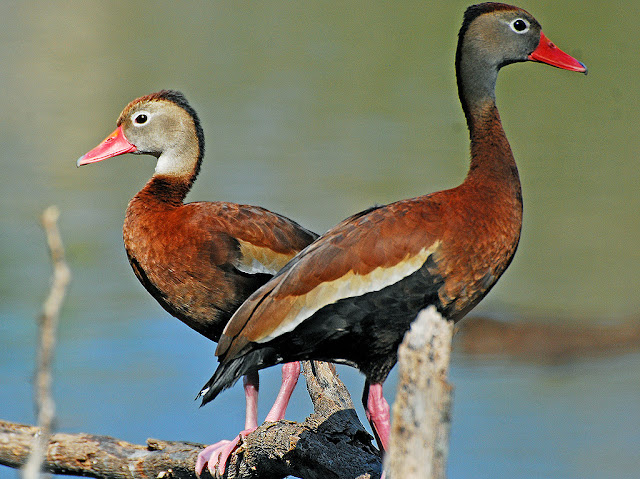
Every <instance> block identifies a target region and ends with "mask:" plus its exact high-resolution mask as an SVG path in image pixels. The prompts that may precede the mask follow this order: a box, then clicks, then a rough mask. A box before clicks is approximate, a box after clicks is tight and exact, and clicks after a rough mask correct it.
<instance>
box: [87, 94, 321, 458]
mask: <svg viewBox="0 0 640 479" xmlns="http://www.w3.org/2000/svg"><path fill="white" fill-rule="evenodd" d="M124 153H136V154H149V155H152V156H155V157H156V158H157V164H156V168H155V174H154V175H153V176H152V177H151V179H150V180H149V182H148V183H147V184H146V185H145V187H144V188H142V190H140V192H138V194H137V195H136V196H135V197H134V198H133V199H132V200H131V201H130V202H129V206H128V208H127V213H126V217H125V222H124V227H123V233H124V245H125V248H126V251H127V256H128V257H129V262H130V263H131V267H132V268H133V271H134V272H135V274H136V276H137V277H138V279H139V280H140V282H141V283H142V284H143V285H144V287H145V288H146V289H147V291H149V293H151V295H152V296H153V297H154V298H155V299H156V300H157V301H158V302H159V303H160V304H161V305H162V307H163V308H164V309H166V310H167V311H168V312H169V313H171V314H172V315H173V316H175V317H177V318H178V319H180V320H181V321H183V322H184V323H186V324H187V325H188V326H190V327H191V328H193V329H195V330H196V331H198V332H199V333H201V334H202V335H204V336H206V337H207V338H209V339H211V340H213V341H217V340H218V339H219V338H220V334H221V332H222V329H223V328H224V326H225V324H226V323H227V321H228V320H229V318H230V317H231V315H232V314H233V312H234V311H235V310H236V309H237V308H238V306H240V304H242V302H243V301H244V300H245V299H246V298H247V297H248V296H249V294H251V293H252V292H254V291H255V290H256V289H257V288H258V287H259V286H261V285H263V284H264V283H265V282H266V281H267V280H268V279H270V278H271V277H272V276H273V275H274V274H275V273H276V272H277V271H278V270H279V269H280V268H281V267H282V266H284V265H285V264H286V263H287V261H289V260H290V259H291V258H293V256H294V255H295V254H296V253H298V252H299V251H300V250H302V249H303V248H304V247H305V246H307V245H308V244H310V243H311V242H312V241H313V240H314V239H315V238H316V237H317V235H316V234H315V233H312V232H311V231H309V230H307V229H305V228H303V227H301V226H300V225H298V224H297V223H295V222H293V221H291V220H290V219H288V218H285V217H284V216H281V215H278V214H276V213H272V212H271V211H268V210H266V209H264V208H260V207H257V206H248V205H238V204H234V203H224V202H196V203H187V204H185V203H183V201H184V199H185V196H186V195H187V193H188V192H189V190H190V189H191V186H192V185H193V182H194V181H195V179H196V177H197V176H198V172H199V171H200V165H201V163H202V158H203V156H204V135H203V132H202V127H201V126H200V121H199V119H198V115H197V114H196V112H195V111H194V109H193V108H192V107H191V106H190V105H189V103H188V102H187V100H186V99H185V97H184V96H183V95H182V93H180V92H177V91H170V90H163V91H160V92H158V93H153V94H150V95H146V96H143V97H141V98H138V99H136V100H134V101H132V102H131V103H129V105H127V107H126V108H125V109H124V110H123V111H122V113H121V114H120V117H119V118H118V122H117V128H116V130H115V131H114V132H113V133H112V134H111V135H109V136H108V137H107V138H106V139H105V140H104V141H103V142H102V143H100V144H99V145H98V146H97V147H95V148H94V149H93V150H91V151H89V152H88V153H87V154H85V155H84V156H82V157H81V158H80V159H79V160H78V162H77V165H78V166H82V165H86V164H89V163H95V162H98V161H102V160H105V159H107V158H111V157H114V156H117V155H122V154H124ZM299 372H300V365H299V363H297V362H293V363H292V364H286V365H284V366H283V373H282V376H283V377H282V379H283V382H282V387H281V390H280V393H279V395H278V399H277V400H276V403H275V404H274V406H273V408H272V409H271V411H270V412H269V414H268V415H267V421H277V420H279V419H282V418H283V417H284V411H285V409H286V404H287V402H288V400H289V397H290V395H291V392H292V391H293V388H294V387H295V384H296V382H297V378H298V375H299ZM244 387H245V394H246V400H247V414H246V422H245V430H244V431H243V432H242V433H241V434H242V435H246V434H248V433H249V432H251V431H252V430H254V429H255V428H257V394H258V376H257V371H255V370H254V371H250V372H249V373H248V376H247V377H246V378H245V385H244ZM238 440H239V436H238V437H237V438H236V439H235V440H234V441H220V442H219V443H216V444H215V447H214V448H211V449H209V450H208V454H209V456H211V455H214V456H215V455H216V454H223V457H224V462H226V456H227V455H228V452H226V453H225V451H232V450H233V448H234V447H235V443H237V442H238ZM211 462H213V460H212V461H211ZM200 469H201V468H200Z"/></svg>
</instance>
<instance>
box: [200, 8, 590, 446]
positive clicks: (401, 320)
mask: <svg viewBox="0 0 640 479" xmlns="http://www.w3.org/2000/svg"><path fill="white" fill-rule="evenodd" d="M524 61H539V62H544V63H548V64H550V65H553V66H557V67H560V68H564V69H567V70H573V71H580V72H586V68H585V67H584V65H582V64H581V63H580V62H578V61H577V60H575V59H573V58H572V57H570V56H569V55H567V54H565V53H563V52H562V51H561V50H560V49H558V48H557V47H555V46H554V45H553V44H551V43H550V42H549V41H548V39H547V38H546V37H545V36H544V35H543V34H542V31H541V28H540V24H539V23H538V22H537V21H536V20H535V19H534V18H533V17H532V16H531V15H530V14H529V13H527V12H526V11H524V10H522V9H519V8H517V7H513V6H510V5H505V4H499V3H485V4H480V5H476V6H472V7H470V8H469V9H468V10H467V11H466V13H465V15H464V20H463V25H462V28H461V29H460V34H459V39H458V49H457V53H456V62H455V64H456V74H457V81H458V90H459V97H460V101H461V104H462V108H463V111H464V113H465V116H466V119H467V125H468V128H469V133H470V141H471V164H470V168H469V172H468V174H467V177H466V178H465V180H464V181H463V183H462V184H461V185H460V186H458V187H456V188H452V189H450V190H446V191H440V192H437V193H432V194H430V195H426V196H421V197H417V198H413V199H408V200H403V201H398V202H396V203H392V204H389V205H386V206H379V207H376V208H372V209H369V210H366V211H363V212H361V213H359V214H356V215H354V216H352V217H351V218H348V219H346V220H344V221H343V222H342V223H340V224H338V225H337V226H335V227H334V228H332V229H331V230H329V231H328V232H327V233H326V234H324V235H323V236H321V237H320V238H319V239H318V240H317V241H316V242H314V243H313V244H312V245H311V246H309V247H308V248H306V249H305V250H304V251H303V252H302V253H300V254H299V255H297V256H296V257H295V258H294V259H293V260H292V261H291V262H289V263H288V264H287V265H286V266H285V267H284V268H283V269H282V270H281V271H280V272H279V273H278V274H277V275H276V276H275V277H274V278H273V279H271V280H270V281H269V282H268V283H266V284H265V285H264V286H262V287H261V288H260V289H259V290H258V291H256V292H255V293H254V294H252V295H251V296H250V297H249V299H248V300H247V301H246V302H245V303H244V304H243V305H242V306H241V307H240V308H239V309H238V310H237V311H236V313H235V314H234V315H233V317H232V318H231V321H230V322H229V323H228V324H227V326H226V328H225V330H224V331H223V334H222V337H221V338H220V341H219V344H218V348H217V351H216V354H217V355H218V357H219V360H220V364H219V366H218V369H217V370H216V372H215V374H214V375H213V377H212V378H211V380H210V381H209V382H208V383H207V385H206V386H205V387H204V388H203V390H202V392H201V395H202V400H203V403H206V402H208V401H210V400H212V399H213V398H215V397H216V395H217V394H219V393H220V391H222V390H223V389H225V388H227V387H229V386H230V385H232V384H233V383H234V382H235V381H236V380H237V378H239V377H240V376H241V375H243V374H245V373H246V372H247V371H251V370H255V369H260V368H265V367H268V366H272V365H274V364H277V363H281V362H288V361H294V360H301V359H320V360H327V361H334V362H338V363H345V364H349V365H352V366H355V367H357V368H358V369H359V370H360V371H362V372H363V373H364V374H365V376H366V383H365V394H364V396H363V401H364V403H365V408H366V410H367V417H368V418H369V420H370V422H371V423H372V426H373V430H374V432H375V433H376V437H377V439H378V442H379V444H380V446H381V447H383V448H386V446H387V438H388V434H389V416H388V405H387V404H386V401H384V398H383V397H382V383H383V382H384V380H385V379H386V377H387V375H388V373H389V371H390V370H391V368H392V367H393V365H394V364H395V363H396V360H397V347H398V345H399V343H400V342H401V340H402V338H403V335H404V333H405V332H406V330H407V329H408V328H409V326H410V324H411V322H412V321H413V320H414V318H415V317H416V315H417V314H418V312H419V311H420V310H421V309H423V308H426V307H427V306H429V305H433V306H435V307H436V308H437V310H438V311H439V312H440V313H441V314H442V315H443V316H444V317H445V318H447V319H449V320H453V321H457V320H459V319H461V318H462V317H463V316H464V315H465V314H467V313H468V312H469V311H470V310H471V309H472V308H473V307H474V306H475V305H476V304H478V302H479V301H480V300H481V299H482V298H483V297H484V296H485V295H486V294H487V293H488V292H489V291H490V289H491V288H492V286H493V285H494V284H495V283H496V281H498V279H499V278H500V276H501V275H502V274H503V272H504V271H505V269H506V268H507V267H508V266H509V264H510V262H511V260H512V258H513V255H514V254H515V251H516V248H517V246H518V241H519V239H520V230H521V224H522V193H521V188H520V180H519V176H518V170H517V167H516V163H515V160H514V158H513V154H512V152H511V148H510V146H509V142H508V141H507V138H506V136H505V133H504V130H503V128H502V124H501V122H500V117H499V115H498V110H497V108H496V104H495V85H496V79H497V75H498V71H499V69H500V68H501V67H503V66H505V65H508V64H510V63H515V62H524Z"/></svg>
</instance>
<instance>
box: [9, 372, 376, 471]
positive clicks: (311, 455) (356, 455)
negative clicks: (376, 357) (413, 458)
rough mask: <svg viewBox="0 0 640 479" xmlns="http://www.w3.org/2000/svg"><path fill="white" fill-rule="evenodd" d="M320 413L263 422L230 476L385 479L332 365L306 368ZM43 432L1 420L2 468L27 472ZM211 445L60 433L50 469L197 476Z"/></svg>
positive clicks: (48, 457)
mask: <svg viewBox="0 0 640 479" xmlns="http://www.w3.org/2000/svg"><path fill="white" fill-rule="evenodd" d="M303 371H304V375H305V378H306V380H307V389H308V390H309V394H310V396H311V399H312V401H313V404H314V413H313V414H311V415H310V416H309V417H308V418H307V419H306V420H305V421H304V422H302V423H295V422H291V421H279V422H277V423H270V424H263V425H262V426H261V427H260V428H258V429H257V430H256V431H255V432H254V433H252V434H250V435H249V436H248V437H247V438H245V440H244V441H243V442H242V444H241V446H240V447H239V448H238V450H237V451H236V452H235V453H234V455H233V456H232V457H231V460H230V463H229V466H228V467H227V471H226V472H225V476H224V477H225V478H228V479H240V478H242V479H246V478H258V477H260V478H263V479H270V478H273V479H276V478H282V477H285V476H287V475H292V476H296V477H303V478H310V479H315V478H335V479H343V478H344V479H354V478H358V477H359V478H377V477H379V476H380V472H381V462H380V456H379V454H378V451H377V450H376V449H375V448H374V447H373V445H372V443H371V439H372V438H371V436H370V435H369V434H368V433H367V432H366V430H365V429H364V428H363V426H362V424H361V423H360V421H359V420H358V417H357V415H356V413H355V410H354V409H353V404H352V402H351V399H350V396H349V393H348V392H347V390H346V388H345V386H344V384H343V383H342V381H340V379H339V378H338V377H337V375H336V373H335V369H334V368H333V366H332V365H330V364H327V363H313V365H312V364H311V363H307V362H305V363H304V369H303ZM38 431H39V430H38V428H35V427H32V426H24V425H20V424H14V423H9V422H0V464H3V465H6V466H10V467H21V466H22V465H23V464H24V462H25V461H26V458H27V456H28V454H29V452H30V450H31V448H32V444H33V438H34V436H35V435H36V434H37V433H38ZM203 447H204V446H203V445H201V444H193V443H183V442H167V441H159V440H155V439H149V440H148V441H147V446H142V445H136V444H130V443H127V442H125V441H121V440H119V439H115V438H111V437H106V436H95V435H89V434H60V433H58V434H53V435H52V436H51V440H50V441H49V446H48V448H47V453H46V459H45V463H44V470H46V471H48V472H52V473H56V474H70V475H80V476H88V477H96V478H101V479H153V478H157V477H164V478H170V477H171V478H176V479H177V478H185V479H186V478H189V479H194V478H195V473H194V472H193V471H194V468H195V461H196V458H197V455H198V453H199V452H200V451H201V450H202V448H203Z"/></svg>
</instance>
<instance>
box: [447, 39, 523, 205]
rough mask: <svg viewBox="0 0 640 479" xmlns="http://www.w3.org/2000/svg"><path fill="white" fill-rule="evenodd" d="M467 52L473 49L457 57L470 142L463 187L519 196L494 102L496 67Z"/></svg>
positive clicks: (459, 50)
mask: <svg viewBox="0 0 640 479" xmlns="http://www.w3.org/2000/svg"><path fill="white" fill-rule="evenodd" d="M470 50H473V47H469V50H467V49H465V48H463V47H459V49H458V52H457V57H456V76H457V81H458V94H459V96H460V102H461V103H462V109H463V110H464V114H465V117H466V120H467V127H468V129H469V137H470V140H471V164H470V166H469V172H468V174H467V178H466V180H465V183H474V184H476V183H477V182H478V181H481V182H482V183H484V184H487V185H488V184H494V185H496V186H500V187H504V186H510V187H511V188H510V189H511V190H512V192H513V194H517V195H520V179H519V176H518V168H517V167H516V162H515V159H514V158H513V153H512V151H511V146H510V145H509V141H508V140H507V136H506V134H505V132H504V129H503V128H502V122H501V121H500V115H499V113H498V108H497V106H496V102H495V86H496V80H497V77H498V69H499V67H498V66H496V65H493V64H491V63H489V62H486V61H483V60H482V55H477V54H475V53H476V52H472V51H470Z"/></svg>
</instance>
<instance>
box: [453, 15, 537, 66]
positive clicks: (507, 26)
mask: <svg viewBox="0 0 640 479" xmlns="http://www.w3.org/2000/svg"><path fill="white" fill-rule="evenodd" d="M540 32H541V27H540V24H539V23H538V22H537V21H536V20H535V18H533V17H532V16H531V15H529V14H528V13H527V12H525V11H524V10H498V11H495V12H490V13H486V14H484V15H480V16H479V17H478V18H476V19H475V20H474V21H473V22H472V23H471V25H469V29H468V30H467V33H466V35H465V49H470V50H472V51H473V54H472V56H473V57H474V58H480V59H482V61H483V62H485V63H489V64H490V65H492V66H493V67H496V68H499V67H501V66H504V65H507V64H509V63H514V62H520V61H527V60H528V57H529V55H530V54H531V53H532V52H533V51H534V50H535V49H536V47H537V46H538V43H539V42H540Z"/></svg>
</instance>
